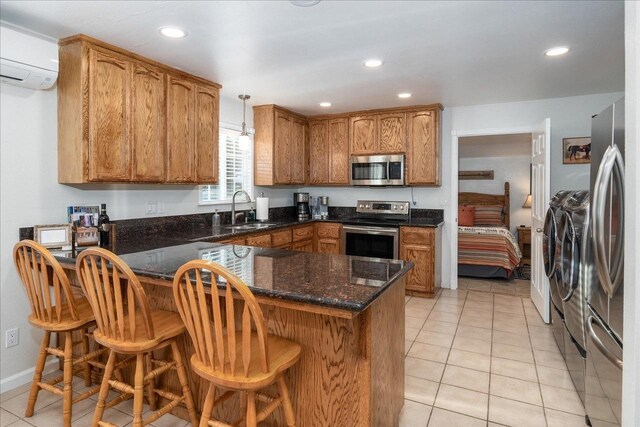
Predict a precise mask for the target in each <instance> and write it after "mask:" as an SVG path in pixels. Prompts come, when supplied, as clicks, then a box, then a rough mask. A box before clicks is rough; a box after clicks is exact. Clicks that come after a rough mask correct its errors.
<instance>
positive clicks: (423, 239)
mask: <svg viewBox="0 0 640 427" xmlns="http://www.w3.org/2000/svg"><path fill="white" fill-rule="evenodd" d="M434 237H435V230H433V229H431V228H422V227H401V228H400V243H402V244H411V245H432V244H433V239H434Z"/></svg>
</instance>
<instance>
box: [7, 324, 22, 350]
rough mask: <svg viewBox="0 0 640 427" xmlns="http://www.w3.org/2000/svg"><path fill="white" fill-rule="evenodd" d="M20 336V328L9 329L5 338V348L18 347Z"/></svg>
mask: <svg viewBox="0 0 640 427" xmlns="http://www.w3.org/2000/svg"><path fill="white" fill-rule="evenodd" d="M19 338H20V335H19V333H18V328H13V329H7V332H6V337H5V343H4V346H5V348H9V347H14V346H16V345H18V339H19Z"/></svg>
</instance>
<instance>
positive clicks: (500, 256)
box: [458, 227, 522, 278]
mask: <svg viewBox="0 0 640 427" xmlns="http://www.w3.org/2000/svg"><path fill="white" fill-rule="evenodd" d="M521 259H522V253H520V248H519V247H518V243H517V242H516V239H515V238H514V236H513V234H512V233H511V232H510V231H509V230H508V229H507V228H506V227H458V274H459V275H460V276H473V277H502V278H509V277H511V275H512V274H513V272H514V271H515V269H516V267H517V266H518V265H519V264H520V260H521Z"/></svg>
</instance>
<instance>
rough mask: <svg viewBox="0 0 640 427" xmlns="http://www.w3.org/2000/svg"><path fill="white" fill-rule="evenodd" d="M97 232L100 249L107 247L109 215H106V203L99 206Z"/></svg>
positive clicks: (109, 228)
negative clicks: (98, 232) (98, 231)
mask: <svg viewBox="0 0 640 427" xmlns="http://www.w3.org/2000/svg"><path fill="white" fill-rule="evenodd" d="M98 230H100V247H101V248H106V247H108V246H109V237H110V236H109V234H110V232H111V226H110V225H109V215H107V204H106V203H103V204H102V205H101V206H100V216H99V217H98Z"/></svg>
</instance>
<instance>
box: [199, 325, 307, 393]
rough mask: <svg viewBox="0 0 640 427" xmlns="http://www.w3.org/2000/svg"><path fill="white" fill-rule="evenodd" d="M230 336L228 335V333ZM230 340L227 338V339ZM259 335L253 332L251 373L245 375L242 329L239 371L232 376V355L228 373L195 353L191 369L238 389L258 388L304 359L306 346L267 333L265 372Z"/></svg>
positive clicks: (227, 367)
mask: <svg viewBox="0 0 640 427" xmlns="http://www.w3.org/2000/svg"><path fill="white" fill-rule="evenodd" d="M225 335H226V334H225ZM225 341H226V340H225ZM258 342H259V341H258V335H257V334H256V333H255V332H254V333H252V334H251V364H250V365H249V372H248V375H247V376H245V375H244V366H243V363H242V332H240V331H238V332H236V343H237V347H236V365H235V366H236V372H235V375H231V368H230V364H229V360H228V358H226V360H225V361H226V363H225V367H224V373H223V372H222V371H221V370H220V369H219V364H218V362H217V359H216V362H215V366H216V368H215V369H213V368H211V367H209V366H207V365H205V364H204V363H203V362H202V361H201V360H200V359H199V358H198V356H197V354H194V355H193V356H191V368H192V369H193V371H194V372H195V373H196V374H198V375H199V376H201V377H203V378H205V379H207V380H209V381H211V382H212V383H214V384H216V385H218V386H222V387H227V388H230V389H235V390H257V389H260V388H263V387H266V386H268V385H270V384H272V383H273V382H274V381H275V380H276V378H277V376H278V374H280V373H281V372H284V371H285V370H287V369H288V368H290V367H291V366H293V365H294V364H295V363H296V362H297V361H298V359H299V358H300V352H301V350H302V348H301V347H300V344H298V343H296V342H294V341H291V340H288V339H286V338H282V337H279V336H277V335H267V354H268V355H269V366H268V372H267V373H264V372H262V368H261V367H260V348H259V346H258Z"/></svg>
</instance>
